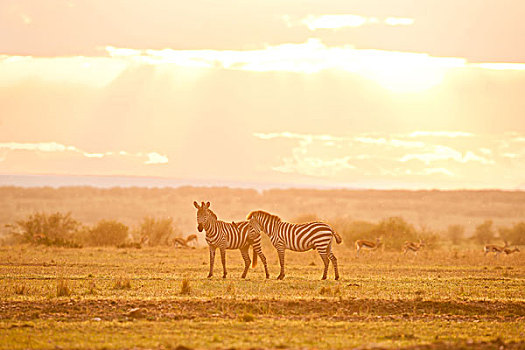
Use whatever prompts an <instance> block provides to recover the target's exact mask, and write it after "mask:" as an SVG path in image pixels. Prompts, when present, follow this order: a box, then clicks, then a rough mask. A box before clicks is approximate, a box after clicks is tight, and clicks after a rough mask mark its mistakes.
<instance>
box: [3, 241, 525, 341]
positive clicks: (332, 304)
mask: <svg viewBox="0 0 525 350" xmlns="http://www.w3.org/2000/svg"><path fill="white" fill-rule="evenodd" d="M366 253H368V254H366ZM265 254H266V256H267V257H268V262H269V268H270V273H271V277H272V278H271V279H269V280H266V279H265V278H264V273H263V268H262V265H261V264H260V263H259V264H258V265H257V266H256V267H255V268H250V271H249V273H248V277H247V278H246V279H245V280H243V279H241V278H240V274H241V272H242V266H243V263H242V260H241V257H240V254H239V252H238V251H228V253H227V266H228V276H227V278H226V279H223V278H222V277H221V275H222V274H221V272H222V268H221V265H220V259H216V263H215V276H214V277H213V278H211V279H208V278H206V275H207V272H208V250H207V248H206V247H199V248H194V249H182V248H180V249H175V248H168V247H146V248H142V249H117V248H82V249H67V248H45V247H35V246H29V245H19V246H4V247H0V349H27V348H38V349H55V348H64V349H67V348H75V349H124V348H138V349H143V348H177V347H179V349H182V348H183V347H186V348H213V349H222V348H236V349H250V348H317V349H343V348H356V347H360V348H429V349H430V348H447V347H464V348H472V349H474V348H476V349H477V348H487V349H489V348H490V349H492V348H494V349H498V348H501V347H503V348H516V349H517V348H523V347H525V264H524V263H525V259H524V257H523V255H522V254H523V253H517V254H513V255H509V256H500V257H494V256H493V255H489V256H483V253H482V252H481V250H480V249H470V250H469V249H467V248H465V249H463V250H461V249H457V250H454V251H447V250H446V249H442V250H436V251H421V252H420V253H419V254H418V255H417V256H414V255H412V254H409V255H406V256H404V255H403V254H401V253H399V252H381V251H375V252H365V253H363V254H362V256H360V257H359V258H356V257H355V253H354V252H353V251H352V250H350V249H348V248H346V247H344V246H343V245H340V246H337V247H336V248H335V254H336V256H337V257H338V259H339V265H340V271H341V275H342V278H341V279H340V280H339V281H334V280H333V270H332V268H331V267H330V270H329V272H330V273H329V280H326V281H321V280H320V277H321V272H322V263H321V260H320V258H319V256H318V255H317V253H316V252H307V253H288V254H287V256H286V260H287V266H286V273H287V274H286V278H285V279H284V280H283V281H277V280H275V277H276V276H277V273H278V262H277V256H276V254H275V252H274V251H272V250H269V249H266V250H265ZM330 278H331V279H330Z"/></svg>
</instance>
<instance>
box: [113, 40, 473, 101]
mask: <svg viewBox="0 0 525 350" xmlns="http://www.w3.org/2000/svg"><path fill="white" fill-rule="evenodd" d="M132 52H133V51H128V50H121V49H115V48H113V47H111V48H109V49H108V54H109V55H110V56H111V57H115V58H121V59H125V60H132V61H134V62H140V63H148V64H167V63H171V64H177V65H181V66H186V67H198V68H223V69H233V70H246V71H256V72H275V71H277V72H280V71H284V72H297V73H309V74H312V73H317V72H320V71H322V70H326V69H340V70H345V71H348V72H352V73H356V74H360V75H362V76H363V77H365V78H368V79H372V80H374V81H376V82H377V83H378V84H380V85H381V86H383V87H384V88H387V89H389V90H391V91H394V92H401V93H402V92H417V91H422V90H426V89H429V88H431V87H433V86H435V85H437V84H439V83H440V82H441V81H442V80H443V78H444V75H445V74H446V72H447V71H448V70H449V69H453V68H459V67H464V66H465V65H466V60H464V59H461V58H453V57H432V56H430V55H427V54H423V53H406V52H394V51H384V50H359V49H355V48H354V47H352V46H335V47H328V46H326V45H324V44H323V43H322V42H321V41H320V40H319V39H309V40H308V41H307V42H305V43H302V44H282V45H277V46H268V47H266V48H265V49H260V50H239V51H234V50H223V51H219V50H172V49H164V50H142V51H138V52H135V53H136V54H135V55H131V53H132ZM121 53H122V54H121Z"/></svg>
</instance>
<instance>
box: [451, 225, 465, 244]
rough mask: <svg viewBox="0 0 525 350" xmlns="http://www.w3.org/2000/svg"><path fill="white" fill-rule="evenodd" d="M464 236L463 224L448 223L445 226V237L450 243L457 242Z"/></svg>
mask: <svg viewBox="0 0 525 350" xmlns="http://www.w3.org/2000/svg"><path fill="white" fill-rule="evenodd" d="M464 236H465V226H463V225H449V226H448V228H447V237H448V238H449V239H450V241H451V242H452V244H458V243H459V242H460V241H461V239H462V238H463V237H464Z"/></svg>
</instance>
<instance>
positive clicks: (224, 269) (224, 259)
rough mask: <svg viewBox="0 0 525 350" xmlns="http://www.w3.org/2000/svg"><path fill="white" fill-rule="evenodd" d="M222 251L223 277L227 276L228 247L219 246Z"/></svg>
mask: <svg viewBox="0 0 525 350" xmlns="http://www.w3.org/2000/svg"><path fill="white" fill-rule="evenodd" d="M219 250H220V251H221V262H222V278H226V248H219Z"/></svg>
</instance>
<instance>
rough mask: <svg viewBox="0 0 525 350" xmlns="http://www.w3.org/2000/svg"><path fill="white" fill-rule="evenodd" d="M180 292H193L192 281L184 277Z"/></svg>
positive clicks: (188, 293)
mask: <svg viewBox="0 0 525 350" xmlns="http://www.w3.org/2000/svg"><path fill="white" fill-rule="evenodd" d="M180 294H181V295H190V294H191V286H190V281H189V280H187V279H183V280H182V283H181V286H180Z"/></svg>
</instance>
